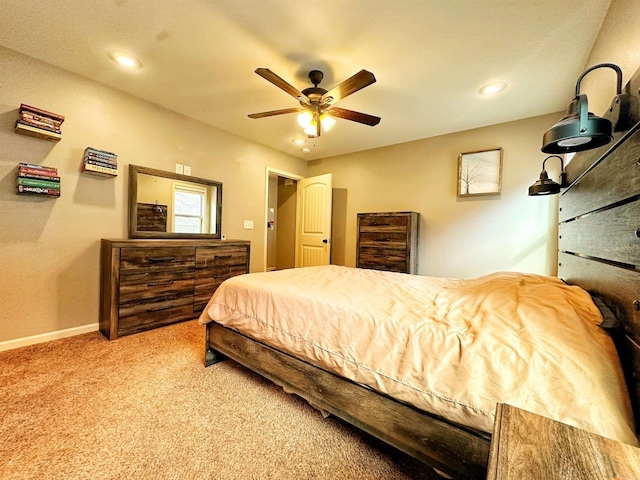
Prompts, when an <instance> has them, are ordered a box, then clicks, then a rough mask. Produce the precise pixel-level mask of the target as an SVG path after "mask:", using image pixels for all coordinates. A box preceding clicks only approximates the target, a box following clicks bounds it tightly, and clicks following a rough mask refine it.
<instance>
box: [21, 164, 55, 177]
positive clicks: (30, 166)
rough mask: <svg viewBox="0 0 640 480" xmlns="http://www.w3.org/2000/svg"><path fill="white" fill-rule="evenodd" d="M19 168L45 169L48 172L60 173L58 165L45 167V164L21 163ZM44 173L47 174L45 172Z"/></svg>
mask: <svg viewBox="0 0 640 480" xmlns="http://www.w3.org/2000/svg"><path fill="white" fill-rule="evenodd" d="M18 168H30V169H32V170H44V171H47V172H53V173H55V174H56V175H57V174H58V169H57V168H56V167H45V166H44V165H38V164H36V163H19V164H18ZM43 175H46V174H45V173H43Z"/></svg>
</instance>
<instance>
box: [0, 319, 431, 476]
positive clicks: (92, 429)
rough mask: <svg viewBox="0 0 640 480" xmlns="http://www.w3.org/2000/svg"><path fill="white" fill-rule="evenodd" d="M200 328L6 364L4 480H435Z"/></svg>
mask: <svg viewBox="0 0 640 480" xmlns="http://www.w3.org/2000/svg"><path fill="white" fill-rule="evenodd" d="M203 355H204V329H203V327H201V326H200V325H198V324H197V323H196V322H195V321H191V322H185V323H181V324H178V325H173V326H169V327H164V328H160V329H156V330H153V331H149V332H144V333H140V334H136V335H130V336H127V337H123V338H120V339H118V340H116V341H113V342H109V341H107V340H106V339H105V338H104V337H102V335H100V334H99V333H97V332H96V333H90V334H85V335H78V336H76V337H71V338H66V339H62V340H56V341H53V342H49V343H44V344H39V345H33V346H29V347H24V348H20V349H16V350H10V351H7V352H0V402H1V410H0V478H2V479H3V480H9V479H11V480H13V479H44V480H48V479H92V480H95V479H189V480H191V479H194V480H195V479H243V480H245V479H292V480H293V479H295V480H301V479H351V478H353V479H410V478H416V479H436V478H440V477H437V476H436V475H435V474H434V473H433V470H431V469H430V468H428V467H425V466H423V465H422V464H420V463H419V462H416V461H415V460H413V459H411V458H409V457H408V456H406V455H404V454H403V453H401V452H398V451H397V450H395V449H392V448H391V447H388V446H386V445H384V444H383V443H381V442H379V441H378V440H376V439H374V438H372V437H370V436H368V435H367V434H364V433H362V432H360V431H359V430H357V429H355V428H353V427H351V426H349V425H347V424H345V423H344V422H342V421H340V420H339V419H336V418H333V417H330V418H327V419H324V418H322V416H321V415H320V413H319V412H317V411H316V410H314V409H313V408H312V407H310V406H309V405H308V404H307V403H306V402H305V401H304V400H302V399H300V398H298V397H296V396H293V395H288V394H286V393H284V392H283V391H282V390H281V389H280V388H279V387H276V386H275V385H273V384H272V383H271V382H269V381H267V380H264V379H262V378H261V377H259V376H257V375H256V374H254V373H252V372H250V371H248V370H246V369H245V368H243V367H241V366H239V365H238V364H236V363H234V362H232V361H225V362H222V363H219V364H216V365H213V366H211V367H209V368H204V367H203Z"/></svg>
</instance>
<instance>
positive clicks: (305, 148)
mask: <svg viewBox="0 0 640 480" xmlns="http://www.w3.org/2000/svg"><path fill="white" fill-rule="evenodd" d="M310 151H311V149H310V148H308V147H304V148H303V149H302V153H309V152H310Z"/></svg>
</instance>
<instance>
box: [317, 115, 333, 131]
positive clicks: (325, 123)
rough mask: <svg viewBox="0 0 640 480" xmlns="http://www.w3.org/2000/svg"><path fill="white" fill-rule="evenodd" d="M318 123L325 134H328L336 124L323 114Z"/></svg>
mask: <svg viewBox="0 0 640 480" xmlns="http://www.w3.org/2000/svg"><path fill="white" fill-rule="evenodd" d="M320 123H321V124H322V129H323V130H324V131H325V132H328V131H329V130H331V129H332V128H333V127H334V125H335V124H336V120H335V119H334V118H332V117H331V116H329V115H327V114H326V113H324V114H322V115H321V116H320Z"/></svg>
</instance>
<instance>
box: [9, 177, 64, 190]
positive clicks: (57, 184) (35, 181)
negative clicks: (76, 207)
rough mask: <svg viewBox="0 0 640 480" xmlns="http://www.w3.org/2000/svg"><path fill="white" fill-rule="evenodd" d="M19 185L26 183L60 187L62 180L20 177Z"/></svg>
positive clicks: (31, 185) (28, 185)
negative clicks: (49, 180) (50, 180)
mask: <svg viewBox="0 0 640 480" xmlns="http://www.w3.org/2000/svg"><path fill="white" fill-rule="evenodd" d="M18 185H24V186H27V187H42V188H53V189H58V190H59V189H60V182H48V181H47V180H36V179H33V178H23V177H19V178H18Z"/></svg>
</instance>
